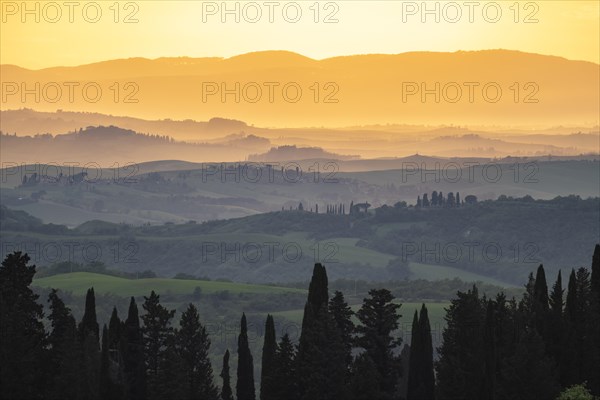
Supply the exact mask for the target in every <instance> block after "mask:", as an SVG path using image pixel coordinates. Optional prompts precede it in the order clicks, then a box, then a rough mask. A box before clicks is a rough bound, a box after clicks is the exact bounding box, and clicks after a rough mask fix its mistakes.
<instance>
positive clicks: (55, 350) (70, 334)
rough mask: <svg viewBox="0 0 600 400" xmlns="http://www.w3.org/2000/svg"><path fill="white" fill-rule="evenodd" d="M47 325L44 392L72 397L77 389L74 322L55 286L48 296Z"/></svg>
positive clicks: (75, 329)
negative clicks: (45, 384)
mask: <svg viewBox="0 0 600 400" xmlns="http://www.w3.org/2000/svg"><path fill="white" fill-rule="evenodd" d="M48 302H49V303H50V315H49V316H48V319H49V320H50V325H51V327H52V331H51V332H50V334H49V335H48V344H49V345H50V349H49V354H48V371H49V372H50V374H49V385H48V388H47V390H46V393H45V397H46V398H48V399H61V400H62V399H76V398H77V397H78V389H79V384H78V382H79V374H80V372H81V371H80V362H81V360H80V350H81V349H80V346H79V342H78V334H77V325H76V323H75V318H74V317H73V315H71V310H70V309H69V308H68V307H66V306H65V303H64V302H63V301H62V300H61V299H60V297H58V294H57V291H56V289H52V290H51V291H50V294H49V296H48Z"/></svg>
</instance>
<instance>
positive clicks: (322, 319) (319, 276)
mask: <svg viewBox="0 0 600 400" xmlns="http://www.w3.org/2000/svg"><path fill="white" fill-rule="evenodd" d="M327 286H328V281H327V272H326V271H325V267H324V266H323V265H321V264H320V263H317V264H315V267H314V269H313V276H312V279H311V282H310V285H309V289H308V299H307V302H306V305H305V307H304V316H303V319H302V331H301V333H300V340H299V345H298V354H297V356H296V359H297V371H296V373H297V377H298V391H299V393H300V398H301V399H302V400H309V399H310V400H313V399H314V400H328V399H332V400H333V399H339V398H346V397H347V394H346V392H347V390H348V388H347V386H346V385H345V384H344V378H345V371H344V363H345V356H344V348H343V344H342V341H341V338H340V336H339V334H338V330H337V327H336V323H335V321H334V320H333V318H332V317H331V315H330V313H329V309H328V301H329V297H328V293H327Z"/></svg>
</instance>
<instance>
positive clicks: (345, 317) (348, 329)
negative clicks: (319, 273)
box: [329, 290, 354, 374]
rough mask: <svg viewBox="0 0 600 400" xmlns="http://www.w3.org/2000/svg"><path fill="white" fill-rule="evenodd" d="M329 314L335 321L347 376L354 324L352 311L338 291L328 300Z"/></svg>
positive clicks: (350, 361) (350, 360) (350, 359)
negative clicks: (342, 349)
mask: <svg viewBox="0 0 600 400" xmlns="http://www.w3.org/2000/svg"><path fill="white" fill-rule="evenodd" d="M329 313H330V314H331V317H332V318H333V320H334V321H335V325H336V328H337V331H338V334H339V337H340V340H341V342H342V346H343V348H344V354H345V360H346V361H345V367H346V371H347V373H348V374H349V372H350V366H351V364H352V343H353V335H354V323H353V322H352V316H353V315H354V311H352V309H351V308H350V306H349V305H348V303H346V300H345V299H344V294H343V293H342V292H340V291H337V290H336V291H335V293H334V294H333V297H332V298H331V300H329Z"/></svg>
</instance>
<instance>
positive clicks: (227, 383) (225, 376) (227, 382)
mask: <svg viewBox="0 0 600 400" xmlns="http://www.w3.org/2000/svg"><path fill="white" fill-rule="evenodd" d="M220 377H221V379H222V380H223V385H222V386H221V400H233V392H232V391H231V377H230V375H229V350H225V354H224V355H223V368H222V369H221V374H220Z"/></svg>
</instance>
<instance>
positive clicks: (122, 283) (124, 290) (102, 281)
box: [33, 272, 305, 297]
mask: <svg viewBox="0 0 600 400" xmlns="http://www.w3.org/2000/svg"><path fill="white" fill-rule="evenodd" d="M33 285H34V286H40V287H51V288H57V289H62V290H65V291H71V292H73V293H74V294H85V292H86V291H87V289H88V288H90V287H92V286H93V287H94V291H95V292H96V293H113V294H115V295H118V296H125V297H127V296H141V295H148V294H149V293H150V291H151V290H155V291H156V292H158V293H166V292H167V291H170V292H172V293H173V294H189V293H192V292H193V291H194V289H195V288H196V287H200V288H201V289H202V292H203V293H214V292H217V291H223V290H228V291H230V292H233V293H264V294H268V293H283V292H296V293H302V292H305V291H304V290H301V289H292V288H282V287H274V286H266V285H247V284H243V283H232V282H214V281H200V280H182V279H163V278H148V279H125V278H119V277H115V276H109V275H101V274H94V273H89V272H74V273H70V274H60V275H54V276H50V277H45V278H40V279H34V281H33Z"/></svg>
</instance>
